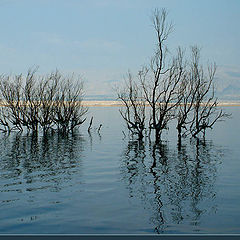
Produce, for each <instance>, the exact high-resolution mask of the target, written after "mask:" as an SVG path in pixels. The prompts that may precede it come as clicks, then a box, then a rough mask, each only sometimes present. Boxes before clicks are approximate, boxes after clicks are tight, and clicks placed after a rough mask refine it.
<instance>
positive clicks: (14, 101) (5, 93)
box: [0, 69, 88, 133]
mask: <svg viewBox="0 0 240 240" xmlns="http://www.w3.org/2000/svg"><path fill="white" fill-rule="evenodd" d="M36 70H37V69H34V70H29V71H28V74H27V76H26V77H25V78H24V77H23V76H22V74H20V75H16V76H15V77H11V76H1V77H0V96H1V106H0V108H1V111H0V125H2V126H3V129H1V130H2V131H9V132H10V131H11V130H16V129H17V130H19V131H23V129H24V128H26V129H27V130H28V131H29V130H31V131H32V132H33V133H37V132H38V130H39V128H40V127H42V129H43V131H44V132H46V131H48V130H49V129H50V128H54V127H55V126H56V125H57V128H58V129H60V130H61V131H63V132H68V131H70V130H73V129H74V128H75V127H77V126H79V125H81V124H82V123H83V122H84V121H85V118H83V117H84V115H85V114H86V113H87V111H88V109H87V108H86V107H84V106H83V105H82V99H83V82H82V81H76V80H77V79H75V78H74V75H72V76H71V77H63V76H62V75H61V74H60V73H59V72H58V71H56V72H55V73H52V74H50V75H47V76H42V77H37V76H36V74H35V73H36ZM78 80H79V79H78Z"/></svg>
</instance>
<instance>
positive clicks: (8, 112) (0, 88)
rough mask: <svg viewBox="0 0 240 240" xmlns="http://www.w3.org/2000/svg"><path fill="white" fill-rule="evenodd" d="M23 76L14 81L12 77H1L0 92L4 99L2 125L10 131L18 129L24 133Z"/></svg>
mask: <svg viewBox="0 0 240 240" xmlns="http://www.w3.org/2000/svg"><path fill="white" fill-rule="evenodd" d="M21 90H22V75H16V76H15V78H14V79H11V77H10V76H1V81H0V92H1V99H2V106H1V107H2V108H3V109H2V111H1V113H2V120H1V123H2V125H4V126H5V127H7V129H8V131H9V132H10V131H11V130H15V129H18V130H19V131H22V130H23V128H22V126H23V124H24V122H23V119H22V110H21V107H22V93H21Z"/></svg>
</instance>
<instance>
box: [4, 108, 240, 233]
mask: <svg viewBox="0 0 240 240" xmlns="http://www.w3.org/2000/svg"><path fill="white" fill-rule="evenodd" d="M225 109H226V110H227V111H228V112H231V113H232V114H233V115H232V118H231V119H229V120H227V121H226V122H220V123H218V124H217V125H216V126H215V128H214V129H213V130H211V131H208V132H207V138H206V141H205V142H201V141H200V142H198V141H196V140H190V139H186V140H184V141H183V146H182V148H181V149H178V147H177V141H176V139H177V136H176V131H175V129H174V127H173V129H172V130H170V131H169V132H168V133H166V134H164V135H163V141H162V144H161V145H159V146H156V145H154V143H153V142H149V141H148V140H147V139H145V140H144V141H143V142H138V141H134V140H131V138H128V136H126V137H125V136H124V134H123V132H122V131H124V133H125V134H126V135H127V131H126V129H125V128H124V123H123V122H122V120H121V118H120V115H119V113H118V108H116V107H91V108H90V112H89V118H90V117H91V116H92V115H93V116H94V124H93V125H94V128H93V129H92V131H91V134H88V132H87V130H86V129H87V127H88V123H84V124H85V125H83V126H81V127H80V129H79V132H76V133H75V134H74V135H69V136H68V137H63V136H60V135H58V134H54V135H52V136H41V135H40V136H38V137H37V138H36V137H34V136H27V135H25V134H21V135H18V134H14V133H13V134H11V135H10V136H6V135H4V134H2V135H1V136H0V151H1V155H0V233H1V234H5V233H10V234H13V233H14V234H21V233H36V234H38V233H44V234H52V233H58V234H63V233H64V234H72V233H76V234H95V233H96V234H102V233H104V234H110V233H112V234H153V233H156V234H157V233H166V234H172V233H175V234H181V233H213V234H216V233H224V234H230V233H238V234H239V233H240V221H239V219H240V204H239V203H240V174H239V173H240V148H239V147H240V142H239V140H240V136H239V134H240V124H239V119H240V107H226V108H225ZM89 118H88V120H89ZM99 124H103V127H102V129H101V131H100V133H98V132H97V130H96V129H97V128H98V126H99Z"/></svg>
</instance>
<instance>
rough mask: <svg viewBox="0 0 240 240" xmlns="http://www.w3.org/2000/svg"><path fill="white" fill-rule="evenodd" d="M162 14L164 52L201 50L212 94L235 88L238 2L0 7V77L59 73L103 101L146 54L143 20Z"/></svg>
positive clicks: (18, 0) (11, 1)
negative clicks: (212, 74) (212, 71)
mask: <svg viewBox="0 0 240 240" xmlns="http://www.w3.org/2000/svg"><path fill="white" fill-rule="evenodd" d="M162 7H164V8H166V9H167V10H168V11H169V15H168V17H169V20H171V21H172V22H173V23H174V32H173V33H172V34H171V35H170V36H169V48H170V49H174V48H176V47H177V46H179V45H180V46H183V47H186V48H188V46H190V45H194V44H198V45H199V46H200V47H202V55H203V56H204V60H210V61H212V60H215V61H216V63H217V65H218V73H217V79H218V81H219V86H220V88H221V87H224V86H227V84H229V83H231V84H234V85H236V86H238V87H240V27H239V24H240V0H201V1H197V0H0V29H1V34H0V35H1V37H0V73H20V72H22V73H26V71H27V69H28V68H29V67H31V66H36V65H38V66H39V73H47V72H50V71H52V70H54V69H56V68H58V69H59V70H60V71H61V72H63V73H70V72H75V73H77V74H81V75H83V77H84V80H85V82H86V92H87V94H109V93H110V92H111V85H112V84H114V82H115V81H121V80H122V77H123V75H124V74H125V73H126V72H127V71H128V69H130V70H131V71H132V72H136V71H137V70H138V69H139V68H140V67H141V66H142V65H143V64H145V63H147V62H148V59H149V58H150V56H151V55H152V53H153V49H154V41H155V38H154V37H155V35H154V31H153V28H152V27H151V22H150V16H151V12H152V11H153V10H154V8H162Z"/></svg>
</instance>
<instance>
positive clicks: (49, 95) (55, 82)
mask: <svg viewBox="0 0 240 240" xmlns="http://www.w3.org/2000/svg"><path fill="white" fill-rule="evenodd" d="M60 79H61V74H60V73H59V72H58V71H56V72H53V73H51V74H50V75H48V76H46V77H43V78H42V79H41V81H40V83H39V85H38V89H37V91H38V96H39V100H40V102H41V106H40V109H39V117H38V119H39V124H40V125H41V127H42V129H43V132H47V131H48V130H49V129H50V128H51V129H52V128H53V125H54V106H55V97H56V94H57V91H58V88H59V84H60Z"/></svg>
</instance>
